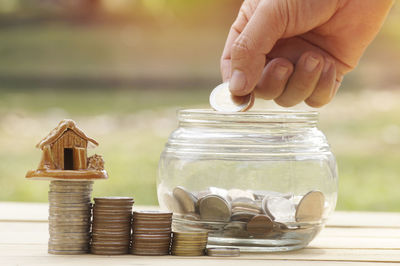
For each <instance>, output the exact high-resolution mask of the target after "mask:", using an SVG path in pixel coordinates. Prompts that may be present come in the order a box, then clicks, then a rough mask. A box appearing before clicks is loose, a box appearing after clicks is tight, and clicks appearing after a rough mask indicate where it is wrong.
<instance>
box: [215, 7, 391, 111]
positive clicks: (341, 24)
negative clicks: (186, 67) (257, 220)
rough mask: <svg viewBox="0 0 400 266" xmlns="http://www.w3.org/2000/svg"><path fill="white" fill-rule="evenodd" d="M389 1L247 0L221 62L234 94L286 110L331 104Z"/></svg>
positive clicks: (383, 14)
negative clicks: (266, 101) (251, 95)
mask: <svg viewBox="0 0 400 266" xmlns="http://www.w3.org/2000/svg"><path fill="white" fill-rule="evenodd" d="M393 2H394V1H393V0H245V1H244V2H243V4H242V7H241V8H240V11H239V15H238V17H237V19H236V20H235V22H234V23H233V25H232V27H231V30H230V32H229V35H228V38H227V40H226V44H225V48H224V51H223V54H222V58H221V73H222V78H223V80H224V82H225V81H229V82H230V90H231V93H232V94H233V95H236V96H243V95H247V94H249V93H250V92H252V91H253V90H254V91H255V93H256V96H257V97H260V98H263V99H267V100H271V99H273V100H275V102H276V103H278V104H279V105H281V106H284V107H290V106H294V105H296V104H298V103H300V102H302V101H305V102H306V103H307V104H308V105H310V106H312V107H321V106H323V105H325V104H327V103H328V102H330V101H331V100H332V98H333V97H334V95H335V94H336V92H337V90H338V88H339V86H340V83H341V81H342V79H343V76H344V74H346V73H347V72H349V71H351V70H352V69H354V68H355V67H356V65H357V63H358V61H359V59H360V58H361V56H362V54H363V52H364V51H365V49H366V48H367V46H368V45H369V44H370V43H371V42H372V40H373V39H374V37H375V36H376V34H377V33H378V31H379V29H380V28H381V26H382V24H383V21H384V19H385V17H386V15H387V13H388V12H389V10H390V7H391V6H392V4H393Z"/></svg>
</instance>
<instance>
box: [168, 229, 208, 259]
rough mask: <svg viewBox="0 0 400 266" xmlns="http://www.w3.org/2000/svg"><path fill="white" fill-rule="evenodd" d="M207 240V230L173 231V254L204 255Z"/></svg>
mask: <svg viewBox="0 0 400 266" xmlns="http://www.w3.org/2000/svg"><path fill="white" fill-rule="evenodd" d="M207 240H208V232H207V231H190V232H173V236H172V247H171V254H172V255H176V256H203V255H204V254H205V248H206V246H207Z"/></svg>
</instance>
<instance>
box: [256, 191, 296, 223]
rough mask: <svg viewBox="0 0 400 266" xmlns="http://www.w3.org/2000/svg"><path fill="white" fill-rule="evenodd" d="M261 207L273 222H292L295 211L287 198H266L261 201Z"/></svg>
mask: <svg viewBox="0 0 400 266" xmlns="http://www.w3.org/2000/svg"><path fill="white" fill-rule="evenodd" d="M262 207H263V210H264V212H265V213H266V214H267V215H268V216H269V217H270V218H271V219H272V220H274V221H277V222H293V221H294V216H295V211H296V209H295V206H294V204H293V203H292V202H291V201H290V200H288V199H287V198H283V197H268V196H266V197H265V198H264V200H263V203H262Z"/></svg>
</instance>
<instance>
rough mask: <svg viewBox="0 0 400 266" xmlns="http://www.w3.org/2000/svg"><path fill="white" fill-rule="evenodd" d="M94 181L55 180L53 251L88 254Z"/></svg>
mask: <svg viewBox="0 0 400 266" xmlns="http://www.w3.org/2000/svg"><path fill="white" fill-rule="evenodd" d="M92 185H93V182H92V181H51V183H50V191H49V233H50V239H49V247H48V248H49V250H48V251H49V253H52V254H63V255H64V254H65V255H67V254H82V253H88V251H89V242H90V218H91V203H90V199H91V191H92Z"/></svg>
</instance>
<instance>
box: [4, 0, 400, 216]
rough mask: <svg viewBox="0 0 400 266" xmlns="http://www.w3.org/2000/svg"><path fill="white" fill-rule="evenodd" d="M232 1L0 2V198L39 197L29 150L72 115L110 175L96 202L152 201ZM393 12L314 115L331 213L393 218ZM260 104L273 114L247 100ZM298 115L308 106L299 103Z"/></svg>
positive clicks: (398, 42) (213, 67)
mask: <svg viewBox="0 0 400 266" xmlns="http://www.w3.org/2000/svg"><path fill="white" fill-rule="evenodd" d="M241 2H242V1H232V0H219V1H212V0H190V1H189V0H186V1H184V0H142V1H139V0H108V1H106V0H103V1H99V0H98V1H96V0H75V1H55V0H48V1H43V0H42V1H34V0H29V1H28V0H2V1H0V201H43V202H45V201H47V190H48V182H47V181H29V180H25V178H24V176H25V173H26V171H27V170H28V169H34V168H36V166H37V164H38V163H39V159H40V156H41V152H40V150H38V149H36V148H35V144H36V143H37V142H38V141H39V140H40V139H41V138H42V137H44V136H45V135H47V133H48V132H49V131H50V130H51V129H53V128H54V127H55V126H56V125H57V123H58V122H59V121H60V120H61V119H63V118H72V119H74V120H76V121H77V123H78V125H79V126H80V127H81V128H82V129H83V130H84V131H85V132H86V133H87V134H88V135H89V136H91V137H93V138H95V139H96V140H97V141H98V142H99V143H100V146H99V147H98V148H97V149H96V150H94V151H93V152H96V153H98V154H102V155H103V156H104V157H105V160H106V169H107V170H108V172H109V176H110V179H109V180H107V181H98V182H96V183H95V188H94V190H95V191H94V195H95V196H96V195H133V196H134V197H135V200H136V203H137V204H141V205H143V204H156V203H157V199H156V189H155V180H156V175H157V164H158V159H159V155H160V153H161V151H162V149H163V147H164V144H165V142H166V140H167V138H168V135H169V133H170V132H171V131H172V130H173V129H174V128H175V127H176V118H175V111H176V109H178V108H189V107H194V108H200V107H206V108H207V107H208V94H209V92H210V90H211V89H212V88H213V87H214V86H215V85H217V84H218V83H220V76H219V57H220V54H221V52H222V48H223V45H224V41H225V38H226V35H227V32H228V30H229V27H230V24H231V23H232V22H233V20H234V18H235V15H236V14H237V11H238V8H239V6H240V4H241ZM399 47H400V7H399V5H398V4H396V5H395V6H394V8H393V9H392V11H391V13H390V16H389V18H388V20H387V21H386V23H385V25H384V27H383V29H382V31H381V32H380V34H379V36H378V37H377V39H376V40H375V41H374V42H373V44H372V45H371V46H370V47H369V49H368V50H367V52H366V54H365V55H364V57H363V58H362V60H361V62H360V65H359V67H358V68H357V69H356V70H355V71H354V72H352V73H350V74H349V75H347V76H346V78H345V81H344V83H343V85H342V87H341V90H340V91H339V93H338V95H337V97H336V98H335V99H334V101H333V102H332V103H331V104H329V105H327V106H326V107H324V108H322V109H320V110H319V111H320V123H319V127H320V128H321V129H322V130H323V131H324V132H325V134H326V135H327V137H328V140H329V141H330V144H331V146H332V149H333V151H334V153H335V154H336V156H337V160H338V164H339V175H340V181H339V199H338V207H337V209H340V210H372V211H400V204H399V203H400V193H399V192H398V191H399V189H400V104H399V103H400V90H399V89H400V63H399V62H400V48H399ZM256 105H257V107H258V108H279V107H278V106H276V105H275V104H274V103H272V102H266V101H257V103H256ZM296 109H310V108H308V107H306V106H305V105H299V106H297V107H296Z"/></svg>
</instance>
